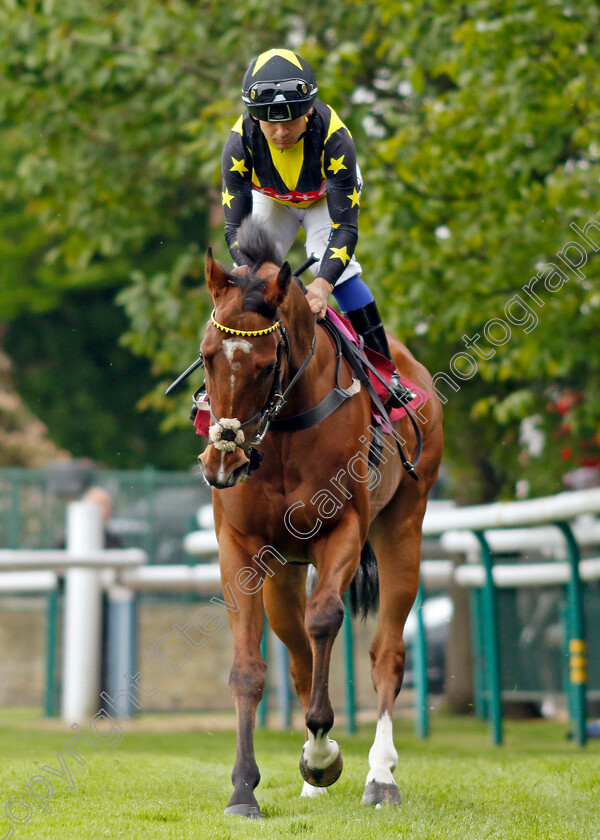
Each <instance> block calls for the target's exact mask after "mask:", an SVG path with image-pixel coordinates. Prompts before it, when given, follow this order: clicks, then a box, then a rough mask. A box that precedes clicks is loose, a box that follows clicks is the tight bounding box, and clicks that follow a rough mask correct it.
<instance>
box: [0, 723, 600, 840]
mask: <svg viewBox="0 0 600 840" xmlns="http://www.w3.org/2000/svg"><path fill="white" fill-rule="evenodd" d="M0 720H1V721H2V725H1V727H0V756H1V761H0V791H1V792H2V801H1V802H0V840H2V838H3V837H4V836H6V837H8V836H9V834H8V833H7V834H6V835H5V834H4V833H5V832H8V826H9V823H8V822H7V821H6V818H5V816H4V813H3V810H4V803H5V802H6V801H7V800H9V799H11V798H12V797H18V796H22V789H23V785H26V784H27V783H28V782H29V780H30V778H31V777H32V775H34V774H36V773H40V772H41V767H42V766H43V765H44V764H50V765H54V766H57V765H58V762H57V760H56V752H57V750H61V749H62V748H63V747H64V745H65V743H66V742H67V738H68V736H69V731H68V730H67V729H64V730H62V729H58V728H57V727H52V728H50V729H49V728H48V725H47V724H45V723H41V722H37V721H36V720H35V717H34V715H33V714H31V713H27V712H12V713H10V714H9V715H4V714H3V715H2V716H1V717H0ZM165 720H166V719H165V718H162V719H159V721H158V722H157V726H156V729H157V731H150V732H148V731H138V730H139V726H140V725H139V724H133V726H132V728H131V730H128V731H126V733H125V737H124V738H123V740H122V741H121V743H120V744H119V745H117V746H115V747H114V748H113V749H111V748H109V747H108V746H103V747H102V749H101V750H100V751H99V752H97V753H94V752H92V751H91V750H90V749H86V748H83V749H82V756H83V757H84V758H85V759H86V761H87V763H86V765H85V767H81V766H78V765H76V764H75V762H74V761H72V760H69V759H68V756H65V757H66V758H67V760H68V764H69V766H70V769H71V771H72V775H73V780H74V782H75V784H76V787H75V789H74V790H69V788H68V786H67V783H66V781H64V780H63V779H59V778H56V777H54V778H53V783H54V792H55V795H54V797H53V799H52V801H51V804H50V807H51V808H52V813H50V814H49V813H45V812H44V811H42V810H41V809H40V808H38V807H36V808H35V809H34V813H33V816H32V817H31V819H30V821H29V822H28V823H27V824H26V825H20V826H15V828H14V834H13V837H14V838H15V839H16V840H18V838H21V837H30V838H35V840H58V838H61V840H64V838H67V840H71V838H73V840H95V838H121V837H127V838H135V840H137V838H138V837H141V838H148V840H154V838H156V839H157V840H158V838H169V840H180V839H181V840H184V838H185V840H188V839H189V840H191V838H202V840H205V839H206V840H213V839H214V840H233V838H257V837H259V838H277V840H280V838H301V837H306V838H312V837H316V838H323V839H324V840H325V838H327V839H328V838H334V840H345V838H361V840H362V839H363V838H377V840H378V838H392V837H393V838H411V840H434V838H435V840H446V838H448V840H450V838H452V840H454V838H457V840H471V838H472V840H488V838H498V840H500V839H501V840H533V838H535V840H559V838H560V840H566V839H567V838H573V840H587V839H588V838H590V840H591V838H594V840H598V838H599V837H600V805H599V802H600V760H599V758H600V743H599V742H598V741H591V742H590V743H589V744H588V746H587V747H586V748H585V749H578V748H577V747H575V746H574V745H573V744H572V743H571V742H570V741H569V740H567V737H566V734H567V732H568V728H569V727H568V725H565V724H558V723H554V722H548V721H535V722H532V721H527V722H508V723H507V724H506V729H505V734H506V737H505V744H504V746H502V747H493V746H491V744H490V739H489V734H488V730H487V727H486V725H485V724H483V723H481V722H479V721H476V720H474V719H472V718H451V717H447V716H444V715H442V714H437V715H436V716H435V718H434V719H433V721H432V734H431V736H430V738H429V739H428V740H427V741H419V740H418V739H416V738H415V737H414V735H413V733H412V725H411V723H410V721H406V720H402V721H399V722H398V723H396V727H395V728H396V747H397V749H398V754H399V762H398V768H397V770H396V773H395V776H396V780H397V782H398V785H399V787H400V790H401V793H402V800H403V804H402V806H401V807H400V808H382V809H373V808H365V807H362V806H361V805H360V797H361V793H362V788H363V784H364V780H365V776H366V773H367V755H368V750H369V747H370V744H371V739H372V736H373V732H374V728H373V727H372V726H367V725H365V726H362V727H361V728H360V729H359V733H358V735H356V736H349V735H347V734H345V732H344V730H343V729H342V728H341V727H339V728H336V729H337V731H336V732H335V733H334V737H336V738H337V740H338V741H339V743H340V745H341V747H342V752H343V756H344V762H345V765H344V772H343V774H342V777H341V779H340V780H339V781H338V782H337V784H336V785H334V786H333V787H332V788H331V789H330V790H329V792H328V794H327V795H326V796H322V797H318V798H316V799H300V798H299V793H300V790H301V779H300V774H299V771H298V760H299V757H300V749H301V746H302V742H303V740H304V739H303V734H302V733H301V732H294V733H280V732H272V731H271V732H261V731H259V732H257V734H256V754H257V759H258V763H259V766H260V770H261V773H262V782H261V784H260V785H259V787H258V789H257V798H258V800H259V803H260V805H261V808H262V811H263V815H264V817H265V819H263V820H261V821H260V822H256V821H249V820H244V819H240V818H235V817H225V816H224V815H223V808H224V806H225V805H226V804H227V800H228V798H229V795H230V792H231V783H230V774H231V768H232V765H233V759H234V753H235V735H234V733H233V732H231V731H222V730H221V731H218V730H217V729H215V731H212V732H211V731H201V730H199V729H197V728H195V729H191V728H190V729H189V730H187V731H162V730H164V727H165ZM142 721H143V719H142ZM13 813H14V814H16V815H17V816H19V815H23V816H24V815H25V811H23V810H21V811H19V805H18V803H16V804H15V810H14V811H13Z"/></svg>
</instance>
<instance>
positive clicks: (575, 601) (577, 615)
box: [556, 522, 587, 747]
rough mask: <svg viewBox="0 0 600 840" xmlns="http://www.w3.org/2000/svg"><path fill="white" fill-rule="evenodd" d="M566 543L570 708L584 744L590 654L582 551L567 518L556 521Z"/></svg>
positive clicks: (578, 740) (577, 738) (575, 730)
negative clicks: (581, 560) (585, 611)
mask: <svg viewBox="0 0 600 840" xmlns="http://www.w3.org/2000/svg"><path fill="white" fill-rule="evenodd" d="M556 527H557V528H559V529H560V530H561V531H562V533H563V536H564V538H565V541H566V544H567V552H568V558H569V565H570V575H569V582H568V583H567V639H568V652H569V700H570V702H569V712H570V715H571V722H572V724H573V739H574V741H575V743H576V744H577V745H578V746H580V747H584V746H585V744H586V740H587V733H586V727H585V722H586V689H587V656H586V643H585V621H584V616H583V596H582V588H581V578H580V576H579V560H580V552H579V546H578V545H577V540H576V539H575V536H574V534H573V529H572V528H571V526H570V525H569V523H568V522H557V523H556Z"/></svg>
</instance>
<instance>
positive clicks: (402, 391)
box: [384, 371, 417, 408]
mask: <svg viewBox="0 0 600 840" xmlns="http://www.w3.org/2000/svg"><path fill="white" fill-rule="evenodd" d="M416 396H417V395H416V394H415V393H413V392H412V391H409V390H408V388H405V387H404V385H403V384H402V380H401V379H400V375H399V374H398V373H397V371H394V372H393V374H392V381H391V382H390V395H389V397H388V398H387V400H385V402H384V405H385V407H386V408H404V406H405V405H408V403H409V402H411V401H412V400H414V398H415V397H416Z"/></svg>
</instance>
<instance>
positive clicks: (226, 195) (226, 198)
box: [221, 187, 235, 210]
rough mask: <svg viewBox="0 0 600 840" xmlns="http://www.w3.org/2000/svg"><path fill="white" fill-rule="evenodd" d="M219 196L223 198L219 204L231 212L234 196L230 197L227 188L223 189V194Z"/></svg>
mask: <svg viewBox="0 0 600 840" xmlns="http://www.w3.org/2000/svg"><path fill="white" fill-rule="evenodd" d="M221 195H222V196H223V201H222V202H221V204H226V205H227V206H228V207H229V209H230V210H231V202H232V201H233V199H234V198H235V196H234V195H231V193H230V192H229V190H228V189H227V187H225V192H224V193H221Z"/></svg>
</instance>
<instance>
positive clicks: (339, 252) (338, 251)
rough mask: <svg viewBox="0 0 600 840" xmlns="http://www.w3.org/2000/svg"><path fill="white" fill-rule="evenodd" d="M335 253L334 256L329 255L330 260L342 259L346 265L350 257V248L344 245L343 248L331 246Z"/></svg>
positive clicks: (332, 251)
mask: <svg viewBox="0 0 600 840" xmlns="http://www.w3.org/2000/svg"><path fill="white" fill-rule="evenodd" d="M329 250H330V251H331V253H332V254H333V256H332V257H329V259H330V260H341V261H342V265H346V263H347V262H348V260H349V259H350V255H349V254H348V249H347V248H346V246H345V245H344V247H343V248H330V249H329Z"/></svg>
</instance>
